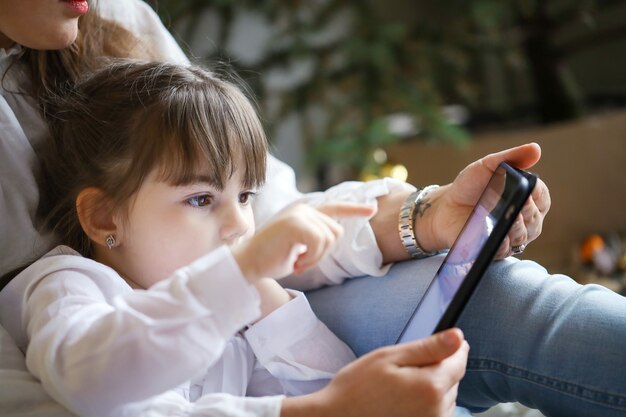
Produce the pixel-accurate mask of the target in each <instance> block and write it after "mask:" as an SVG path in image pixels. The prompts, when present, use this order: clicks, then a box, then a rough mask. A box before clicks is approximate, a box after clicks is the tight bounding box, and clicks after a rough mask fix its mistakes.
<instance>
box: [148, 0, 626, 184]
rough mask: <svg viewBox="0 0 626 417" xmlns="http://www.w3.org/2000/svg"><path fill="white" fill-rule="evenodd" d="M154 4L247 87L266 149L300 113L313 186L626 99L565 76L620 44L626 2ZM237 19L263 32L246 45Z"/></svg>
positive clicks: (169, 0) (202, 56)
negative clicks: (442, 145)
mask: <svg viewBox="0 0 626 417" xmlns="http://www.w3.org/2000/svg"><path fill="white" fill-rule="evenodd" d="M150 3H151V4H152V6H153V7H154V8H155V9H156V10H157V12H158V13H159V14H160V15H161V17H162V18H163V20H164V22H165V23H166V25H168V26H169V27H170V29H171V30H172V32H173V33H175V34H176V36H178V40H179V42H180V43H181V45H185V46H186V47H187V48H188V52H189V53H190V54H191V55H193V56H195V57H197V58H198V59H199V60H200V61H201V62H203V63H205V64H208V65H209V66H211V65H213V64H214V63H216V62H218V61H221V62H226V63H228V65H229V66H230V67H231V68H232V69H234V70H235V71H236V72H237V73H238V74H239V75H240V76H241V77H242V78H243V79H244V80H245V81H246V82H247V83H248V84H249V85H250V86H251V87H252V90H253V91H254V94H255V96H256V97H257V100H258V102H259V104H260V110H261V115H262V117H263V119H264V122H265V123H266V124H267V126H268V133H269V137H270V138H271V137H272V136H273V134H272V129H274V128H275V127H276V125H277V124H278V123H280V121H281V120H284V118H285V117H287V116H288V115H290V114H294V113H296V114H298V115H299V120H300V126H301V140H302V141H303V145H302V146H303V149H304V152H305V156H306V161H307V164H308V167H309V169H310V170H311V172H313V173H314V175H315V176H316V178H317V179H318V185H319V186H326V185H329V183H332V182H333V181H334V177H332V175H330V174H329V172H332V170H333V169H335V170H337V169H339V171H340V172H341V175H342V176H343V177H348V178H350V177H351V178H356V177H361V178H363V177H366V178H367V177H369V176H372V175H374V176H376V175H380V174H381V171H382V170H383V169H384V167H385V155H384V152H382V153H381V149H383V148H384V147H385V146H386V145H388V144H391V143H394V142H396V141H399V140H403V139H406V138H412V139H415V138H417V139H419V140H426V141H447V142H453V143H457V144H459V145H462V144H463V143H466V142H467V141H468V140H469V138H470V133H471V132H473V131H476V130H479V129H485V128H489V127H493V126H498V127H510V128H515V127H519V126H525V125H529V124H548V123H554V122H560V121H564V120H569V119H573V118H577V117H580V116H582V115H585V114H587V113H589V112H592V111H597V109H598V108H601V107H607V106H609V107H612V106H622V105H624V103H625V102H626V91H624V89H622V90H621V91H616V90H612V91H604V92H601V94H598V92H597V91H595V92H594V93H593V94H591V93H587V92H585V91H584V90H583V89H581V88H580V85H579V82H578V79H577V76H576V74H574V73H573V72H572V71H571V70H570V65H569V64H570V62H571V60H572V59H574V58H575V57H576V56H577V55H579V54H581V52H583V51H585V50H588V49H590V48H596V47H598V45H603V44H610V43H614V42H619V41H620V40H622V39H625V38H626V18H625V17H626V7H624V6H625V4H626V1H625V0H596V1H594V0H414V1H409V0H406V1H401V0H387V1H380V0H379V1H373V0H362V1H348V0H312V1H297V0H267V1H255V0H239V1H234V0H187V1H179V0H152V1H150ZM241 16H244V17H246V18H244V19H242V18H241ZM246 22H248V23H250V22H253V23H254V25H255V26H256V27H262V28H263V30H262V31H254V32H253V34H252V36H248V37H247V38H246V37H243V38H242V35H241V33H242V32H244V31H246V30H247V29H249V28H247V27H246V26H247V24H246ZM242 42H243V43H244V44H246V45H245V46H247V47H248V50H249V52H248V53H247V55H246V54H244V55H245V56H242V55H241V54H238V53H237V51H236V50H237V48H238V47H237V46H236V45H237V44H238V43H239V44H241V43H242ZM239 49H241V48H240V47H239ZM250 51H251V52H250ZM615 59H616V60H622V61H623V59H624V58H623V54H622V56H619V57H618V56H615ZM598 64H603V63H598ZM606 64H610V63H609V62H607V63H606ZM383 174H385V173H384V172H383Z"/></svg>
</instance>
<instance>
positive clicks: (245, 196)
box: [239, 191, 256, 204]
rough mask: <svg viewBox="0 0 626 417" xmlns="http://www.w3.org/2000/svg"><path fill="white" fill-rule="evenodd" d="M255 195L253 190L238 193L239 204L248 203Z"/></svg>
mask: <svg viewBox="0 0 626 417" xmlns="http://www.w3.org/2000/svg"><path fill="white" fill-rule="evenodd" d="M255 195H256V193H255V192H253V191H245V192H243V193H241V194H239V204H248V203H250V201H251V200H252V199H253V198H254V196H255Z"/></svg>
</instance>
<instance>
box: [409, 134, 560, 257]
mask: <svg viewBox="0 0 626 417" xmlns="http://www.w3.org/2000/svg"><path fill="white" fill-rule="evenodd" d="M540 157H541V148H540V147H539V145H537V144H536V143H531V144H527V145H522V146H518V147H516V148H511V149H507V150H504V151H501V152H498V153H493V154H490V155H487V156H485V157H483V158H481V159H479V160H478V161H476V162H473V163H471V164H470V165H468V166H467V167H466V168H465V169H463V171H461V172H460V173H459V175H458V176H457V177H456V179H455V180H454V182H453V183H452V184H449V185H447V186H445V187H441V188H439V189H437V190H434V191H432V192H431V193H430V194H429V195H428V197H429V198H432V206H431V208H430V210H429V211H431V213H426V215H425V216H424V219H425V218H426V216H430V218H429V219H428V220H429V221H427V222H424V224H422V225H419V224H417V226H416V227H418V240H419V242H420V243H421V244H422V245H423V247H424V249H426V250H439V249H443V248H449V247H450V246H451V245H452V243H454V240H455V239H456V237H457V236H458V234H459V233H460V232H461V228H462V227H463V225H464V224H465V221H466V220H467V218H468V217H469V215H470V213H471V211H472V208H473V207H474V204H476V202H477V201H478V198H479V197H480V194H481V193H482V191H483V189H484V188H485V186H486V185H487V183H488V182H489V179H490V178H491V175H492V174H493V172H494V171H495V170H496V168H497V167H498V165H499V164H500V162H502V161H505V162H507V163H509V164H510V165H512V166H514V167H517V168H521V169H527V168H530V167H532V166H533V165H535V164H536V163H537V161H539V158H540ZM549 209H550V193H549V191H548V187H547V186H546V184H545V183H544V182H543V181H541V180H540V179H539V180H537V184H536V186H535V189H534V190H533V192H532V194H531V196H530V197H529V199H528V201H526V204H525V205H524V207H523V208H522V211H521V213H520V214H519V216H518V218H517V220H516V221H515V223H514V225H513V227H512V228H511V230H510V231H509V233H508V235H507V237H506V239H505V241H504V242H503V244H502V246H501V247H500V250H499V251H498V254H497V255H496V258H503V257H505V256H509V255H510V254H511V248H512V247H513V246H519V245H522V244H528V243H529V242H532V241H533V240H535V239H536V238H537V237H538V236H539V234H540V233H541V228H542V225H543V219H544V217H545V216H546V214H547V213H548V210H549ZM424 219H422V220H424ZM418 222H419V219H416V223H418Z"/></svg>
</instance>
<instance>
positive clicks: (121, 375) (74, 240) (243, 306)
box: [2, 62, 373, 416]
mask: <svg viewBox="0 0 626 417" xmlns="http://www.w3.org/2000/svg"><path fill="white" fill-rule="evenodd" d="M48 109H49V110H50V111H53V112H54V115H55V118H56V120H54V122H53V123H52V126H51V131H52V138H51V140H50V141H48V142H46V147H45V148H44V149H43V150H42V155H43V171H42V174H43V175H42V177H43V184H44V186H43V187H42V202H41V206H40V212H41V213H44V214H45V217H44V219H43V220H44V225H45V226H46V227H47V228H48V229H50V230H52V231H54V232H55V234H56V236H58V237H59V239H60V243H61V244H63V246H58V247H57V248H56V249H54V250H52V251H51V252H49V253H48V254H47V255H45V256H44V257H43V258H42V259H41V260H39V261H37V262H35V263H34V264H32V265H31V266H29V267H28V268H27V269H25V270H24V271H22V272H21V274H20V275H18V276H17V277H16V278H14V279H13V280H12V282H11V283H10V284H9V285H8V287H7V288H6V289H5V291H3V292H2V297H3V299H2V304H4V305H5V307H6V305H8V304H13V306H12V307H13V308H15V309H16V313H17V314H11V315H12V316H14V317H22V318H23V321H22V323H19V327H20V328H22V329H24V331H22V332H20V337H19V338H18V342H19V343H21V345H22V346H21V347H22V348H23V350H26V352H27V356H26V360H27V365H28V367H29V369H30V370H31V372H32V373H33V374H34V375H35V376H36V377H38V378H39V379H40V380H41V381H42V383H43V384H44V387H45V389H46V390H47V391H48V393H49V394H50V395H51V396H53V397H54V398H55V399H56V400H58V401H59V402H61V403H62V404H63V405H65V406H66V407H67V408H69V409H70V410H72V411H74V412H75V413H77V414H79V415H84V416H109V415H111V416H120V415H137V413H138V412H139V411H141V410H143V409H144V408H145V407H146V406H147V404H149V401H147V400H149V398H151V397H153V396H155V395H157V394H160V393H162V392H163V391H166V390H168V389H172V388H175V387H176V386H179V385H181V384H183V385H182V386H181V388H180V391H181V392H182V394H183V396H184V397H185V398H186V399H188V400H192V401H195V400H197V399H198V398H199V397H201V396H203V395H206V394H210V393H226V394H231V395H234V396H245V395H252V396H260V395H278V394H301V393H305V392H310V391H314V390H316V389H318V388H320V387H322V386H323V385H325V382H327V380H328V379H330V377H331V376H332V375H333V374H334V373H335V372H336V371H338V370H339V369H340V368H341V367H342V366H344V365H345V364H347V363H348V362H350V361H351V360H353V359H354V355H353V354H352V352H351V351H350V349H349V348H348V347H347V346H346V345H345V344H344V343H343V342H341V341H340V340H339V339H338V338H336V337H335V336H334V335H333V334H332V333H331V332H330V331H329V330H328V329H327V328H326V326H324V325H323V324H322V323H321V322H319V321H318V320H317V319H316V317H315V315H314V314H313V312H312V311H311V310H310V307H309V306H308V303H307V301H306V298H305V297H304V295H303V294H302V293H297V292H294V291H286V290H284V289H283V288H282V287H281V286H280V285H278V284H277V282H276V281H275V280H273V279H271V278H268V277H275V278H280V277H283V276H285V275H288V274H290V273H292V272H296V273H300V272H302V271H305V270H307V269H309V268H311V267H312V266H313V265H315V264H316V263H317V262H318V261H319V259H320V258H321V257H323V256H324V255H326V254H327V253H328V251H329V249H330V248H331V247H332V245H333V243H334V242H335V240H336V239H337V237H338V236H339V235H340V234H341V227H340V226H339V225H338V224H337V223H336V222H335V221H334V220H332V219H331V218H330V217H329V215H333V216H341V215H344V216H354V215H356V216H371V215H372V214H373V209H372V208H371V207H370V206H366V205H357V204H350V203H338V204H328V205H325V206H323V207H320V208H319V209H318V210H316V209H313V208H311V207H309V206H303V205H296V206H293V207H291V208H289V209H287V210H286V211H285V212H284V213H283V214H282V215H280V216H279V217H278V218H277V219H276V220H275V221H273V222H271V223H270V224H268V225H267V226H266V227H265V228H264V229H262V230H260V231H259V232H258V233H257V234H256V235H254V221H253V217H252V209H251V201H252V199H253V197H254V194H255V190H256V189H257V188H258V187H259V186H261V185H262V183H263V181H264V176H265V161H266V151H267V149H266V143H265V136H264V133H263V129H262V128H261V125H260V123H259V121H258V119H257V118H256V115H255V113H254V110H253V108H252V106H251V105H250V103H249V102H248V101H247V100H246V99H245V97H244V96H243V94H242V93H241V92H239V91H238V90H237V88H235V87H234V86H233V85H231V84H229V83H228V82H226V81H223V80H220V79H217V78H216V77H215V76H213V75H211V74H209V73H208V72H206V71H203V70H201V69H199V68H195V67H184V66H178V65H173V64H157V63H139V62H118V63H114V64H111V65H110V66H109V67H108V68H107V69H105V70H103V71H100V72H97V73H95V74H94V75H92V76H90V77H88V78H87V79H85V80H84V81H82V82H80V83H78V84H77V85H76V87H75V88H74V90H73V91H72V92H71V93H68V94H65V98H63V99H60V100H57V102H55V103H51V104H50V105H49V106H48ZM5 303H6V304H5ZM207 369H208V371H207ZM186 381H191V382H186ZM212 398H213V397H212ZM204 401H209V400H206V399H205V400H204ZM213 401H214V399H213ZM280 401H282V398H281V397H268V398H266V399H265V400H264V401H262V402H258V403H254V402H253V403H251V405H250V410H249V411H251V410H254V411H253V412H254V413H258V415H269V414H270V412H271V411H276V410H279V409H280Z"/></svg>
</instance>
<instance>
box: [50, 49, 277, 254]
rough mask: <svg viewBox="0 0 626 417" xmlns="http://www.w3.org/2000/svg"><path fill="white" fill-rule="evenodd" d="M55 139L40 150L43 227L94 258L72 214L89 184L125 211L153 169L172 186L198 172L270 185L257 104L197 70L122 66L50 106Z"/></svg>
mask: <svg viewBox="0 0 626 417" xmlns="http://www.w3.org/2000/svg"><path fill="white" fill-rule="evenodd" d="M48 107H49V108H50V109H51V110H53V111H51V112H50V114H53V115H54V117H50V119H49V122H50V123H49V124H50V131H51V136H52V137H51V140H48V141H46V143H45V145H44V147H45V148H44V149H42V152H41V155H42V174H43V175H42V182H41V187H40V188H41V190H40V191H41V201H40V206H39V210H38V213H39V214H43V216H42V217H40V218H42V219H43V222H44V225H45V226H46V227H47V228H50V229H52V230H53V231H54V232H55V233H56V234H57V236H59V238H60V239H61V242H62V243H63V244H66V245H68V246H70V247H72V248H74V249H75V250H77V251H79V252H80V253H82V254H83V255H84V256H90V255H91V245H90V242H89V239H88V238H87V236H86V235H85V233H84V232H83V230H82V228H81V226H80V223H79V221H78V216H77V211H76V206H75V204H76V197H77V196H78V193H79V192H80V191H81V190H83V189H84V188H86V187H96V188H99V189H101V190H103V191H104V192H105V193H106V194H107V196H108V197H109V199H110V201H111V203H112V207H115V208H124V207H125V206H126V205H127V204H128V203H129V202H130V201H131V200H132V197H133V195H134V193H135V192H136V191H137V190H138V189H139V187H140V186H141V184H142V183H143V181H144V179H145V178H146V176H147V175H148V174H150V173H152V172H156V173H157V174H158V178H159V179H161V180H163V181H166V182H168V183H170V184H172V185H181V184H186V183H189V182H191V181H193V180H194V178H197V177H198V176H203V177H207V176H208V177H209V181H210V182H211V183H213V184H214V185H215V186H216V187H217V188H221V187H223V186H224V183H225V182H226V180H227V179H228V178H229V177H230V176H231V175H232V173H233V171H234V170H235V169H240V170H242V171H243V182H244V184H242V185H243V186H244V187H250V188H255V187H259V186H260V185H261V184H262V183H263V182H264V179H265V168H266V153H267V144H266V139H265V134H264V132H263V128H262V126H261V123H260V121H259V119H258V117H257V115H256V112H255V110H254V107H253V106H252V104H251V103H250V101H248V99H247V98H246V97H245V96H244V94H243V93H242V92H241V91H240V90H239V89H238V88H237V87H236V86H235V85H234V84H231V83H230V82H227V81H225V80H223V79H220V78H218V77H217V76H216V75H214V74H212V73H210V72H208V71H205V70H203V69H201V68H199V67H192V66H181V65H176V64H166V63H156V62H139V61H128V60H125V61H116V62H112V63H110V64H109V65H108V66H107V67H106V68H105V69H102V70H99V71H97V72H95V73H93V74H92V75H90V76H88V77H86V78H84V79H82V80H79V81H78V82H77V83H76V84H74V85H73V86H71V87H69V89H68V91H64V92H62V94H61V95H59V96H58V98H55V99H53V100H51V102H49V103H48Z"/></svg>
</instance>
